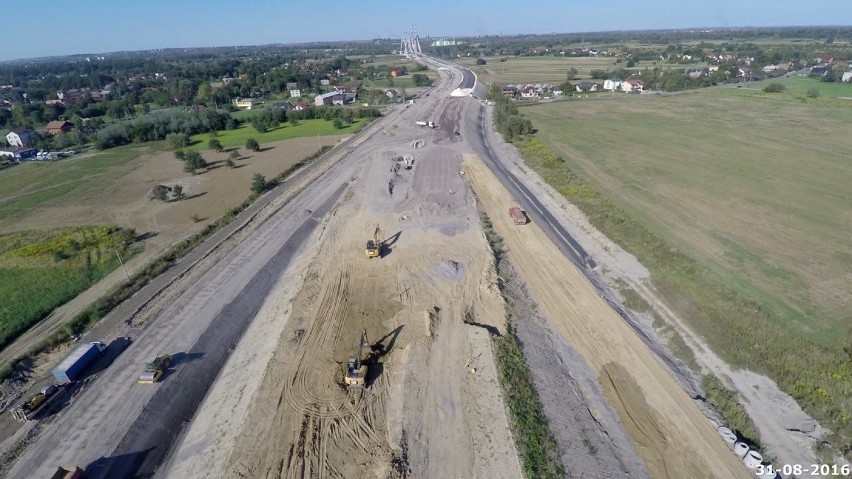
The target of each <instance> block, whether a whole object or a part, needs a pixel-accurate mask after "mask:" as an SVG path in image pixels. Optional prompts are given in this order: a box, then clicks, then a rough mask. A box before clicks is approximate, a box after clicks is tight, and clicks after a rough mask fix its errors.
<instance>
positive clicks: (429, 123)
mask: <svg viewBox="0 0 852 479" xmlns="http://www.w3.org/2000/svg"><path fill="white" fill-rule="evenodd" d="M414 124H415V125H417V126H425V127H428V128H438V125H436V124H435V122H434V121H418V122H415V123H414Z"/></svg>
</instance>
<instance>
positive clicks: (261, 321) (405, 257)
mask: <svg viewBox="0 0 852 479" xmlns="http://www.w3.org/2000/svg"><path fill="white" fill-rule="evenodd" d="M419 107H420V105H417V106H414V108H413V109H411V110H406V112H405V115H407V116H410V117H411V118H409V119H407V120H405V121H404V122H403V121H402V120H400V121H397V122H396V123H395V124H394V125H393V126H389V127H388V128H386V129H385V130H384V131H383V132H382V133H381V134H380V135H379V138H378V139H377V140H376V141H374V142H372V143H370V144H368V145H366V146H365V147H364V148H363V149H362V150H360V151H357V152H355V153H353V154H356V155H359V157H361V158H362V159H363V160H362V161H363V166H362V168H361V170H360V172H359V174H358V177H357V179H356V180H355V181H354V182H353V183H352V184H351V186H350V189H349V190H348V191H347V192H346V193H345V194H344V195H343V199H342V200H341V202H340V204H339V205H338V206H337V208H336V209H335V211H334V212H333V213H332V214H331V216H330V217H329V218H328V219H327V222H326V223H325V224H324V226H323V228H322V232H321V233H320V236H319V238H318V239H317V241H316V243H315V245H314V246H313V247H312V248H311V250H310V251H309V252H307V253H306V254H305V257H304V258H303V259H302V261H301V262H300V263H299V264H297V265H294V266H293V267H292V270H288V273H287V275H288V278H291V279H287V280H283V281H282V282H281V283H280V284H279V288H280V289H279V290H278V293H276V294H275V295H274V296H275V298H272V299H270V302H269V304H268V305H267V307H265V308H264V309H263V311H262V312H261V313H260V314H259V316H258V318H257V319H256V321H255V323H256V324H253V325H252V330H251V331H250V332H249V334H246V335H245V336H244V338H243V340H241V342H240V343H239V344H238V345H237V347H236V350H235V352H234V355H233V356H232V360H231V361H229V362H228V363H227V364H226V366H225V369H224V370H223V372H222V374H221V376H220V379H219V381H221V382H222V384H217V385H216V386H215V387H214V389H213V390H212V391H211V393H210V394H209V395H208V397H207V398H206V399H205V402H204V404H203V405H202V407H201V412H200V413H199V414H198V415H197V417H196V418H195V419H194V420H193V424H192V426H191V427H190V428H189V430H188V431H187V432H186V434H185V438H184V440H183V441H182V442H181V444H180V446H179V447H178V448H177V450H176V451H174V452H173V454H172V457H171V459H170V461H169V463H168V467H165V468H164V469H163V470H162V472H161V474H160V475H162V476H163V477H251V478H255V477H269V478H277V477H345V478H350V477H377V478H384V477H506V478H512V477H517V478H520V477H522V474H521V468H520V463H519V460H518V454H517V452H516V450H515V446H514V441H513V439H512V435H511V433H510V432H509V426H508V418H507V416H506V410H505V405H504V403H503V399H502V395H501V394H502V393H501V390H500V388H499V386H497V374H496V368H495V366H494V362H493V357H492V352H491V341H490V338H489V334H488V332H487V330H486V329H484V328H482V327H477V326H472V325H466V324H465V323H464V322H463V318H464V317H465V315H467V314H471V315H475V317H476V318H477V322H478V323H480V324H482V325H486V326H488V327H489V328H494V329H496V330H498V331H499V330H501V329H502V328H504V323H503V322H504V319H505V311H504V309H503V303H502V299H501V297H500V295H499V292H498V291H497V290H496V288H495V286H494V285H495V283H496V281H495V277H494V274H495V273H494V265H493V263H492V261H491V258H490V256H489V255H488V254H487V253H486V252H487V248H488V247H487V243H486V241H485V238H484V236H483V235H482V232H481V230H480V229H479V221H478V217H477V214H476V211H475V203H474V200H473V197H472V195H471V194H470V193H469V192H468V191H467V189H466V188H465V185H464V183H463V181H462V179H461V178H460V177H459V175H458V170H459V167H460V161H461V155H460V154H459V153H458V152H456V151H455V150H454V145H453V143H455V141H456V140H455V139H454V138H451V137H450V136H449V135H447V134H446V132H445V133H443V134H442V133H440V132H433V133H434V134H435V135H436V136H439V137H444V138H445V141H444V142H443V143H444V144H443V145H440V146H439V145H435V144H431V145H429V146H427V147H426V148H423V149H419V150H417V151H416V152H414V153H416V163H415V168H414V170H412V171H405V170H402V171H399V172H396V173H394V172H392V171H390V170H391V166H392V165H393V163H392V162H390V161H389V158H391V157H393V156H397V155H400V154H403V153H410V152H412V150H410V146H409V143H410V141H411V140H412V139H414V138H417V137H418V135H421V134H422V130H417V129H416V128H415V127H414V120H415V119H419V118H420V113H415V111H416V110H417V108H419ZM409 120H410V121H409ZM430 143H431V142H430ZM390 182H393V183H392V186H391V184H390ZM391 188H392V191H393V194H392V195H391V194H390V193H389V190H390V189H391ZM377 224H378V225H379V226H380V227H381V228H382V229H383V235H382V237H383V239H385V248H384V255H383V257H382V258H381V259H372V260H371V259H368V258H366V257H365V255H364V244H365V242H366V240H367V239H368V238H370V237H371V235H372V232H373V229H374V228H375V226H376V225H377ZM318 252H321V253H318ZM314 255H316V256H315V257H314ZM308 260H310V261H308ZM290 298H292V302H291V299H290ZM255 328H257V329H255ZM265 328H268V329H265ZM261 331H262V333H261ZM362 331H366V335H367V338H368V340H369V342H370V344H371V348H370V349H371V352H370V353H369V354H368V356H369V359H368V362H369V364H370V374H369V379H368V387H367V389H366V390H364V391H347V390H345V389H344V388H343V387H342V385H341V380H342V375H343V372H344V369H343V368H344V366H345V362H346V360H347V359H348V358H349V357H350V356H351V355H352V354H353V353H354V352H355V351H356V345H357V340H358V338H359V336H360V334H361V332H362ZM249 358H253V359H251V360H249ZM230 385H233V386H230ZM235 388H238V393H237V394H235ZM252 388H254V391H252ZM218 422H221V424H217V423H218ZM240 423H242V425H241V426H239V425H240Z"/></svg>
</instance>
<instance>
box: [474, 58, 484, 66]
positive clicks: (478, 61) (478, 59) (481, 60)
mask: <svg viewBox="0 0 852 479" xmlns="http://www.w3.org/2000/svg"><path fill="white" fill-rule="evenodd" d="M476 64H477V65H485V59H484V58H477V59H476Z"/></svg>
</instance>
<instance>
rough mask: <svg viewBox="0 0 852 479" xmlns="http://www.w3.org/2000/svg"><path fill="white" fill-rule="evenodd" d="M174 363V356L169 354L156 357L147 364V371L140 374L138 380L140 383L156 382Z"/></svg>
mask: <svg viewBox="0 0 852 479" xmlns="http://www.w3.org/2000/svg"><path fill="white" fill-rule="evenodd" d="M171 363H172V357H171V356H170V355H168V354H163V355H160V356H157V357H156V358H154V360H153V361H151V362H150V363H146V364H145V372H143V373H142V374H140V375H139V379H138V380H137V381H136V382H138V383H139V384H154V383H155V382H157V381H159V380H160V378H161V377H163V372H164V371H165V370H166V369H168V368H169V365H170V364H171Z"/></svg>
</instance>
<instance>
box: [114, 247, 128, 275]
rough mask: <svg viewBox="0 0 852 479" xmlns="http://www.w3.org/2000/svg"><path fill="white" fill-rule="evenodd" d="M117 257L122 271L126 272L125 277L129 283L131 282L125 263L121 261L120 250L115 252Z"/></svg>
mask: <svg viewBox="0 0 852 479" xmlns="http://www.w3.org/2000/svg"><path fill="white" fill-rule="evenodd" d="M115 255H116V256H118V264H120V265H121V269H123V270H124V277H125V278H127V281H130V275H129V274H127V268H125V267H124V261H122V260H121V255H120V254H118V250H115Z"/></svg>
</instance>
